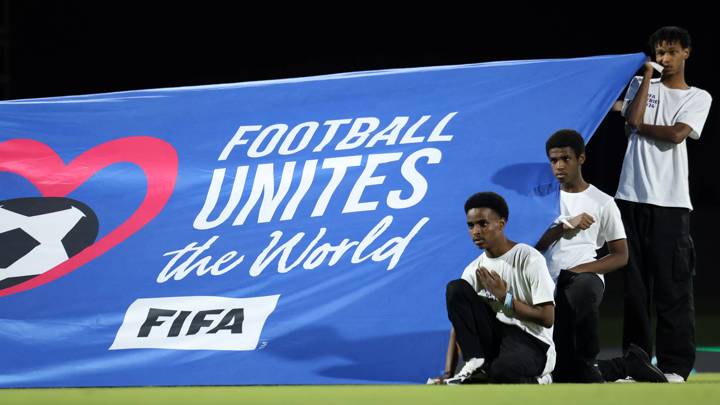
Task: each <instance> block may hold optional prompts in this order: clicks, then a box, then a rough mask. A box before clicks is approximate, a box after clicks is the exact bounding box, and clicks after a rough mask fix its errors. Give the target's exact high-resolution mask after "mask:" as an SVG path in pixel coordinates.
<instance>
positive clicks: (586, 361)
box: [553, 270, 605, 382]
mask: <svg viewBox="0 0 720 405" xmlns="http://www.w3.org/2000/svg"><path fill="white" fill-rule="evenodd" d="M604 290H605V285H604V284H603V282H602V280H600V277H598V276H597V275H596V274H593V273H573V272H570V271H567V270H563V271H561V272H560V276H559V277H558V281H557V287H556V292H555V329H554V330H553V340H554V341H555V350H556V352H557V363H556V365H555V371H553V380H554V381H556V382H586V380H585V379H586V378H587V377H585V376H586V375H587V373H588V368H589V367H592V366H593V365H594V364H595V363H596V362H597V355H598V353H599V352H600V338H599V336H598V330H599V326H598V321H599V308H600V302H601V301H602V296H603V291H604Z"/></svg>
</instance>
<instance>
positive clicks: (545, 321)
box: [512, 297, 555, 328]
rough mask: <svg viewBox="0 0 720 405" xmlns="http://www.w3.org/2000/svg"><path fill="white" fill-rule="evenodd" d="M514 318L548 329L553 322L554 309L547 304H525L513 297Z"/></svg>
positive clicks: (550, 304)
mask: <svg viewBox="0 0 720 405" xmlns="http://www.w3.org/2000/svg"><path fill="white" fill-rule="evenodd" d="M512 308H513V310H514V312H515V317H516V318H518V319H520V320H523V321H530V322H533V323H536V324H538V325H540V326H544V327H546V328H549V327H551V326H552V325H553V323H554V322H555V307H554V306H553V305H552V303H550V302H547V303H544V304H541V305H530V304H526V303H524V302H522V301H520V300H518V299H516V298H515V297H513V300H512Z"/></svg>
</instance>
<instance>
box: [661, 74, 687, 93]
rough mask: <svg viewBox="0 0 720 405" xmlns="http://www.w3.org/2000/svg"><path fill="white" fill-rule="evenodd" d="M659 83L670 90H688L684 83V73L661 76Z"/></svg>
mask: <svg viewBox="0 0 720 405" xmlns="http://www.w3.org/2000/svg"><path fill="white" fill-rule="evenodd" d="M660 82H662V84H664V85H665V87H668V88H671V89H680V90H687V89H688V88H690V86H688V84H687V83H686V82H685V73H683V72H681V73H676V74H673V75H663V76H662V77H661V78H660Z"/></svg>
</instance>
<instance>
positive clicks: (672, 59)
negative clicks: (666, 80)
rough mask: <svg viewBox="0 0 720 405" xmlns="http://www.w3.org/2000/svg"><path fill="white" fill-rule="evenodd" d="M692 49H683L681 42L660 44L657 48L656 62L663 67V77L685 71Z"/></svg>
mask: <svg viewBox="0 0 720 405" xmlns="http://www.w3.org/2000/svg"><path fill="white" fill-rule="evenodd" d="M689 56H690V48H683V47H682V45H680V43H679V42H671V43H667V42H665V41H663V42H660V43H659V44H657V45H656V46H655V62H657V63H659V64H661V65H662V66H663V68H664V69H663V75H670V74H675V73H678V72H681V71H683V68H684V66H685V60H686V59H687V58H688V57H689Z"/></svg>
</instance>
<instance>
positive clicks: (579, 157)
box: [578, 152, 585, 164]
mask: <svg viewBox="0 0 720 405" xmlns="http://www.w3.org/2000/svg"><path fill="white" fill-rule="evenodd" d="M578 162H579V163H580V164H583V163H585V152H583V153H581V154H580V156H578Z"/></svg>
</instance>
